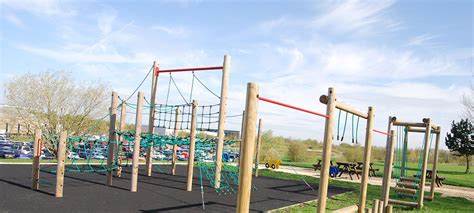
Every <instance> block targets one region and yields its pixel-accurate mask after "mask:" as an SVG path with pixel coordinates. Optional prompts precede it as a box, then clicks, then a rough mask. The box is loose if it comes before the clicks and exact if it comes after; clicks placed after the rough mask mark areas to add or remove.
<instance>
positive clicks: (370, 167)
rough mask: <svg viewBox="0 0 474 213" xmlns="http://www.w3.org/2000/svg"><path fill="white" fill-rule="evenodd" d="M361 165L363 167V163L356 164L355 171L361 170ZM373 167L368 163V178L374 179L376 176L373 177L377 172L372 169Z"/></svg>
mask: <svg viewBox="0 0 474 213" xmlns="http://www.w3.org/2000/svg"><path fill="white" fill-rule="evenodd" d="M363 165H364V163H363V162H357V167H356V169H357V170H362V166H363ZM373 165H374V163H370V164H369V177H375V176H376V175H375V172H376V171H379V169H374V167H373Z"/></svg>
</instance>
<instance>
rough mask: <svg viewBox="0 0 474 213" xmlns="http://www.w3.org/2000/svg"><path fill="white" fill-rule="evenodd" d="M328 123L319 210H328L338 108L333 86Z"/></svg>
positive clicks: (327, 112) (329, 94)
mask: <svg viewBox="0 0 474 213" xmlns="http://www.w3.org/2000/svg"><path fill="white" fill-rule="evenodd" d="M326 105H327V106H326V115H328V116H329V117H328V118H326V124H325V127H324V141H323V153H322V161H321V173H320V176H319V177H320V179H319V189H318V207H317V211H318V212H325V211H326V200H327V194H328V182H329V166H330V162H331V148H332V140H333V138H332V135H333V128H332V127H333V123H334V117H335V116H334V111H335V109H336V90H335V89H334V88H332V87H330V88H329V89H328V102H327V104H326Z"/></svg>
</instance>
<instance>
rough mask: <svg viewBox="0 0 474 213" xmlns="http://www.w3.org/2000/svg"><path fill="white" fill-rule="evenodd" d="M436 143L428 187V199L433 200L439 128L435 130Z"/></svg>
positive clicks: (439, 135) (436, 171)
mask: <svg viewBox="0 0 474 213" xmlns="http://www.w3.org/2000/svg"><path fill="white" fill-rule="evenodd" d="M436 131H437V133H436V142H435V150H434V156H433V168H432V169H431V171H432V175H431V186H430V198H431V200H434V197H435V196H434V193H435V186H436V174H437V173H438V158H439V142H440V140H441V133H440V132H441V127H439V126H438V128H437V129H436Z"/></svg>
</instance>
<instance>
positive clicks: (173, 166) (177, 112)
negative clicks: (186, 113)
mask: <svg viewBox="0 0 474 213" xmlns="http://www.w3.org/2000/svg"><path fill="white" fill-rule="evenodd" d="M179 114H180V111H179V108H176V116H175V121H174V131H173V134H174V136H175V137H178V126H179V121H178V119H179ZM177 150H178V145H176V144H173V155H172V158H171V175H176V151H177Z"/></svg>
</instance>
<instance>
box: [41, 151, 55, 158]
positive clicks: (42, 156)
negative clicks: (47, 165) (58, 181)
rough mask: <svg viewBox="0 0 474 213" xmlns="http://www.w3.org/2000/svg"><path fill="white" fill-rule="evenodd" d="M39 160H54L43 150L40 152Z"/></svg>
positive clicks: (49, 153) (51, 155) (50, 154)
mask: <svg viewBox="0 0 474 213" xmlns="http://www.w3.org/2000/svg"><path fill="white" fill-rule="evenodd" d="M41 159H45V160H51V159H54V155H53V154H52V153H51V152H49V151H47V150H43V151H41Z"/></svg>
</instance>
